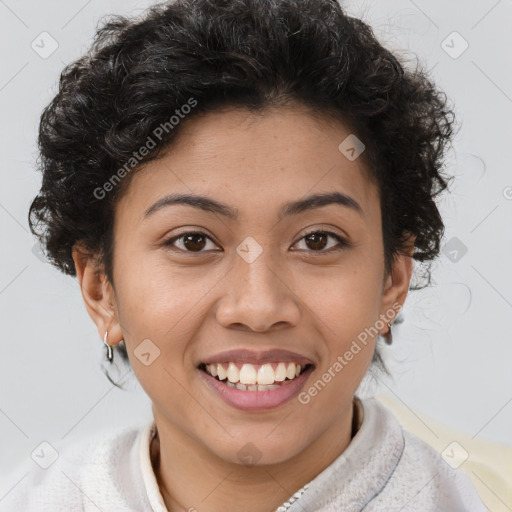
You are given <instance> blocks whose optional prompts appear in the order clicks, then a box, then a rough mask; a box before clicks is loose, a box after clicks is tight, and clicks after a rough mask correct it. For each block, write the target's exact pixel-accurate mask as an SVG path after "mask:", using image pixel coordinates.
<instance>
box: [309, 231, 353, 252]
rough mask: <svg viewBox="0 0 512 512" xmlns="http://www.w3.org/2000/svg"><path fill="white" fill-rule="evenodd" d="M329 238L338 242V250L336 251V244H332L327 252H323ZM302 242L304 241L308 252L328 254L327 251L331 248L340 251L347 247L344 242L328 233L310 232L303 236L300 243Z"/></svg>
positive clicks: (337, 236) (346, 243) (333, 234)
mask: <svg viewBox="0 0 512 512" xmlns="http://www.w3.org/2000/svg"><path fill="white" fill-rule="evenodd" d="M329 238H331V239H334V240H336V241H337V242H338V246H339V247H338V249H336V244H334V245H331V246H329V247H328V249H327V250H324V249H325V248H326V247H327V245H328V240H329ZM303 240H304V241H305V242H304V243H305V246H306V250H308V249H309V252H320V253H329V252H331V251H330V250H329V249H332V248H333V247H334V250H340V249H341V248H344V247H348V246H349V243H348V242H347V241H346V240H344V239H343V238H341V237H340V236H339V235H337V234H336V233H332V232H330V231H312V232H311V233H308V234H307V235H305V236H303V237H302V238H301V240H300V242H302V241H303Z"/></svg>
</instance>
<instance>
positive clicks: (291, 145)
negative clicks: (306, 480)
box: [75, 108, 410, 464]
mask: <svg viewBox="0 0 512 512" xmlns="http://www.w3.org/2000/svg"><path fill="white" fill-rule="evenodd" d="M182 128H183V132H182V133H181V137H180V140H179V141H178V143H177V144H176V145H175V146H173V147H172V148H171V150H169V151H168V153H167V154H166V155H165V156H164V157H162V158H161V159H159V160H156V161H153V162H150V163H148V164H147V165H146V166H145V167H144V168H143V169H141V170H139V171H137V173H136V174H135V175H134V176H133V177H132V180H131V182H130V184H129V187H128V189H127V191H126V193H125V194H124V195H123V197H122V199H121V200H120V202H119V204H118V207H117V210H116V212H115V226H114V233H115V250H114V260H113V268H114V280H113V281H114V289H115V291H114V289H112V288H111V287H110V285H109V284H108V283H106V282H105V281H102V282H101V289H102V291H103V293H101V294H97V297H96V298H92V295H93V294H89V293H88V291H87V286H88V285H87V284H86V281H85V280H86V279H87V275H89V276H90V279H93V278H92V273H90V274H87V265H82V266H81V264H80V262H79V260H78V259H75V261H76V262H77V267H80V268H79V269H78V274H79V279H80V280H81V283H82V289H83V292H84V297H86V303H87V305H88V309H89V312H90V313H91V316H92V317H93V319H94V320H95V322H96V323H97V325H98V331H99V333H100V336H101V337H103V333H104V332H105V330H107V329H108V330H109V342H110V343H112V344H113V343H115V342H116V341H120V339H124V340H125V343H126V346H127V349H128V354H129V357H130V362H131V365H132V368H133V371H134V373H135V375H136V377H137V379H138V380H139V382H140V383H141V385H142V387H143V389H144V390H145V392H146V393H147V394H148V396H149V397H150V399H151V400H152V403H153V412H154V415H155V420H156V421H157V425H158V426H159V428H160V429H162V430H166V431H167V432H169V433H170V432H173V433H175V434H176V435H179V436H182V438H183V439H185V438H186V439H187V440H188V441H190V442H193V443H195V444H196V445H197V446H201V447H202V448H203V449H204V450H206V451H208V453H210V454H211V455H212V456H215V457H218V458H220V459H222V460H224V461H230V462H234V463H239V462H240V460H241V452H240V450H241V448H242V447H244V446H245V445H246V443H247V442H248V441H250V442H251V443H252V446H253V447H252V448H251V449H252V450H255V451H256V452H257V458H258V462H259V463H260V464H271V463H278V462H281V461H285V460H288V459H290V458H292V457H294V456H295V455H297V454H299V453H300V452H301V451H303V450H305V449H306V448H308V447H309V446H311V445H312V444H313V443H315V442H316V441H317V440H318V439H320V438H322V436H324V435H325V434H326V433H327V432H329V430H330V429H333V428H335V427H336V425H338V424H340V423H341V422H343V419H344V418H347V417H348V416H347V415H348V414H349V412H350V411H351V403H352V398H353V395H354V392H355V390H356V388H357V387H358V385H359V383H360V381H361V379H362V378H363V376H364V374H365V372H366V370H367V368H368V366H369V364H370V362H371V359H372V354H373V351H374V347H375V342H376V333H377V331H381V332H382V333H385V332H387V324H386V323H385V322H378V321H379V319H380V318H382V316H381V315H388V318H392V317H390V316H389V313H388V312H389V310H390V309H391V308H392V307H393V304H397V303H400V304H401V303H403V301H404V300H405V295H406V293H407V288H408V282H409V278H410V265H409V263H406V262H404V260H401V259H399V260H398V261H397V263H396V266H395V273H394V278H393V279H392V276H389V277H386V276H385V275H384V254H383V240H382V230H381V214H380V202H379V195H378V190H377V189H376V188H375V187H374V186H373V185H372V184H371V183H370V182H369V181H368V179H367V178H366V176H365V172H364V168H363V162H362V159H361V158H358V159H356V160H354V161H350V160H349V159H347V158H346V157H345V156H344V155H343V154H342V153H341V152H340V150H339V149H338V146H339V145H340V143H341V142H342V141H343V140H344V139H345V138H346V137H347V136H348V135H350V133H351V132H350V130H349V129H348V128H346V127H345V126H344V125H343V124H341V123H339V124H338V123H336V124H334V123H333V122H328V121H320V120H319V119H318V118H314V117H312V116H311V115H309V114H308V113H307V111H305V110H301V109H299V108H295V109H293V110H292V109H290V108H279V109H275V110H269V111H266V112H265V113H264V114H262V115H261V114H260V115H254V114H251V113H248V112H247V111H245V110H241V109H232V110H225V111H218V112H216V113H210V114H208V115H206V116H204V117H201V118H199V117H198V118H194V119H190V120H189V121H188V122H187V123H186V124H184V125H183V126H182ZM335 193H338V194H339V195H338V196H334V195H332V196H331V199H333V198H335V199H336V198H337V201H330V202H329V201H326V202H325V204H323V205H320V206H319V203H317V205H316V207H315V203H312V204H311V203H307V202H306V203H304V201H305V200H307V199H308V198H311V197H312V196H314V195H322V194H335ZM171 194H172V195H176V194H180V195H195V196H202V197H204V198H207V199H208V200H210V201H215V203H219V204H222V205H224V206H223V207H222V208H221V207H213V206H212V204H213V203H209V204H208V203H205V202H203V206H204V205H205V204H206V206H205V207H204V209H202V208H200V207H198V206H197V203H196V206H193V205H191V204H183V203H179V202H172V201H170V200H169V197H168V196H170V195H171ZM166 198H167V199H166ZM340 198H341V199H340ZM343 198H345V199H343ZM347 198H348V199H347ZM296 202H301V204H302V207H295V208H293V207H290V206H288V208H286V205H290V204H293V203H296ZM308 205H309V206H308ZM91 286H92V285H91ZM100 303H101V304H102V307H99V304H100ZM110 306H111V312H112V314H111V316H108V315H106V314H105V311H108V310H109V307H110ZM394 313H395V314H396V310H395V311H394ZM376 323H377V328H374V329H373V330H371V328H372V326H373V327H375V325H376ZM382 326H384V328H383V327H382ZM365 332H366V336H365V335H364V334H363V333H365ZM368 333H369V334H368ZM116 338H117V339H116ZM363 339H365V342H363V341H362V340H363ZM354 343H355V345H354ZM356 347H357V348H356ZM233 350H235V351H236V350H241V351H249V352H246V353H243V352H240V353H239V354H236V353H233V354H231V355H229V354H228V355H223V353H224V352H226V351H233ZM271 351H274V352H271ZM278 351H281V352H278ZM348 353H351V354H352V356H350V355H349V354H348ZM230 361H231V362H233V363H235V364H234V366H236V367H237V368H238V369H240V368H242V365H243V364H244V363H252V365H248V366H247V367H246V368H245V370H243V372H244V379H245V378H248V379H251V376H253V370H255V371H256V379H258V378H259V376H261V381H262V382H263V381H264V379H265V378H267V377H268V375H272V376H273V378H276V379H277V375H276V373H275V371H276V370H277V367H278V364H279V363H285V365H284V368H285V369H287V370H288V371H289V370H290V366H289V364H287V363H290V362H297V361H300V362H301V371H302V372H303V373H301V374H300V375H299V376H298V377H295V378H294V379H289V378H287V379H286V380H285V381H284V382H283V381H279V382H276V384H275V386H279V388H275V389H269V390H265V391H257V392H256V391H249V390H239V389H233V388H230V387H228V386H227V385H226V384H223V383H220V381H219V380H217V379H216V378H215V377H212V376H207V374H206V373H205V371H204V369H203V363H210V362H222V363H224V365H223V367H224V368H225V369H226V370H228V369H229V367H228V363H229V362H230ZM336 363H338V364H336ZM264 364H266V365H267V367H266V368H265V369H264V370H261V371H259V370H260V367H262V366H264ZM269 364H270V367H271V368H272V370H274V373H272V374H270V373H269V370H268V365H269ZM306 365H307V366H306ZM210 368H211V367H210ZM215 368H217V366H215ZM304 370H306V371H304ZM232 372H235V373H236V371H235V370H234V369H232ZM213 373H215V370H213ZM265 375H267V377H265ZM217 377H219V375H217ZM319 379H320V381H321V384H318V382H319ZM271 380H272V379H271ZM213 381H215V382H213ZM280 382H282V383H281V384H280ZM315 382H316V383H317V384H316V387H315ZM286 386H289V389H288V390H287V389H286ZM262 389H263V388H262ZM315 389H316V391H315ZM235 395H236V396H235ZM248 395H252V396H250V397H248ZM256 395H260V398H259V399H257V398H255V397H256ZM264 395H265V396H264ZM273 395H275V396H273ZM254 447H256V448H254ZM246 449H248V448H247V447H246ZM253 455H254V454H253Z"/></svg>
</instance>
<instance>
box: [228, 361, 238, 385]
mask: <svg viewBox="0 0 512 512" xmlns="http://www.w3.org/2000/svg"><path fill="white" fill-rule="evenodd" d="M227 377H228V380H229V382H233V383H235V382H238V381H239V380H240V371H239V370H238V367H237V366H236V364H235V363H229V366H228V372H227Z"/></svg>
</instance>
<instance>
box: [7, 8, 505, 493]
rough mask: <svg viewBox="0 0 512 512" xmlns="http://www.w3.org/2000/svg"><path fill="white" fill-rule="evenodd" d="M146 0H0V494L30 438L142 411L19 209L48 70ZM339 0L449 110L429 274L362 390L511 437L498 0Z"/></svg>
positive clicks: (23, 205)
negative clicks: (438, 239)
mask: <svg viewBox="0 0 512 512" xmlns="http://www.w3.org/2000/svg"><path fill="white" fill-rule="evenodd" d="M150 4H152V2H148V1H146V2H143V1H135V0H102V1H99V0H89V1H85V0H68V1H67V2H57V1H55V0H52V1H48V0H47V1H35V0H19V1H15V0H0V38H1V42H2V44H1V47H0V53H1V66H0V108H1V121H0V130H1V131H0V144H1V151H0V173H1V179H2V180H1V187H0V226H1V238H2V242H1V247H2V248H1V251H0V258H1V265H0V312H1V345H0V452H1V457H0V475H2V476H6V477H5V478H1V479H0V497H1V496H3V495H4V494H5V493H6V492H7V491H8V489H9V488H10V487H11V486H13V485H14V484H15V483H16V482H15V478H16V477H15V475H12V474H9V470H10V469H11V468H12V467H13V466H14V464H17V463H18V462H20V461H22V460H23V459H25V458H26V457H29V456H30V453H31V452H32V451H33V450H34V448H35V447H36V446H38V445H39V444H40V443H41V442H42V441H45V440H48V441H51V440H61V439H71V438H73V437H74V436H81V435H89V434H91V433H94V432H96V431H100V430H102V429H104V428H109V427H115V426H120V425H123V426H124V425H126V424H142V423H145V422H146V421H147V420H149V419H151V410H150V402H149V399H148V398H147V396H146V395H145V394H144V392H143V391H142V389H141V388H140V386H139V385H138V383H137V382H136V379H135V378H134V377H133V378H132V379H130V380H129V381H128V384H127V385H128V387H129V391H121V390H119V389H117V388H115V387H113V386H112V384H111V383H110V382H109V381H108V380H107V378H106V377H105V376H104V374H103V373H102V371H101V358H102V357H103V356H104V346H103V342H102V340H101V339H100V338H99V337H98V333H97V331H96V327H95V325H94V324H93V322H92V320H91V319H90V318H89V316H88V314H87V312H86V310H85V307H84V305H83V301H82V297H81V294H80V291H79V288H78V284H77V281H76V279H74V278H71V277H68V276H65V275H63V274H60V273H59V272H58V271H57V270H55V269H53V267H51V265H50V264H49V263H46V262H44V261H43V260H42V259H41V257H40V254H39V253H38V250H37V246H34V244H35V240H34V238H33V237H32V235H31V234H30V231H29V229H28V223H27V212H28V208H29V205H30V202H31V200H32V199H33V197H34V196H35V195H36V193H37V191H38V188H39V184H40V179H41V177H40V175H39V173H37V172H36V171H35V170H34V169H35V158H36V146H35V140H36V134H37V129H38V122H39V116H40V114H41V111H42V109H43V108H44V107H45V106H46V105H47V104H48V102H49V101H50V100H51V98H52V97H53V95H54V94H55V92H56V90H57V81H58V77H59V74H60V71H61V70H62V68H63V67H64V65H65V64H68V63H69V62H71V61H72V60H74V59H76V58H78V57H79V56H80V55H81V54H82V52H83V51H85V49H86V48H87V47H88V45H89V44H90V42H91V40H92V36H93V34H94V31H95V27H96V25H97V23H98V20H99V19H100V18H101V17H102V16H103V15H105V14H109V13H119V14H137V13H139V12H140V11H141V10H142V9H144V8H145V7H147V6H148V5H150ZM343 5H345V7H346V8H347V10H348V11H349V12H350V13H353V14H354V15H356V16H360V17H363V19H364V20H365V21H367V22H369V23H370V24H371V25H372V27H373V28H374V31H375V33H376V35H377V36H378V37H379V38H380V40H381V42H382V43H383V44H384V45H386V46H387V47H389V48H391V49H393V50H395V51H397V52H398V54H399V55H401V56H404V57H406V58H408V59H411V60H413V59H415V58H418V59H419V61H420V62H421V63H422V64H423V65H424V66H425V67H426V68H427V69H429V70H430V71H431V74H432V77H433V78H434V80H435V81H436V82H437V83H438V84H439V86H440V87H441V88H443V89H444V90H445V91H446V93H447V95H448V96H449V97H450V99H451V100H452V101H453V102H454V103H455V106H456V114H457V116H458V119H459V122H460V123H461V129H460V131H459V133H458V135H457V137H456V140H455V148H454V150H453V151H452V152H451V153H450V155H449V159H448V170H449V172H450V173H451V174H453V175H455V176H456V179H455V181H454V184H453V186H452V193H451V194H449V195H445V197H444V199H443V200H442V201H441V203H440V205H441V210H442V214H443V216H444V219H445V223H446V232H445V237H444V240H443V248H442V253H441V255H440V257H439V259H438V261H437V263H436V264H435V266H434V272H433V280H432V286H431V287H429V288H427V289H425V290H422V291H413V292H410V293H409V295H408V298H407V302H406V306H405V308H404V311H403V312H404V319H405V321H404V322H403V323H402V324H400V325H398V326H396V327H395V328H394V331H393V334H394V343H393V345H392V346H391V347H389V348H388V347H385V349H384V356H385V358H386V361H387V364H388V366H389V368H390V370H391V372H392V374H393V378H392V379H387V380H383V379H378V380H372V381H369V384H370V385H368V386H366V385H365V389H364V392H365V393H368V394H373V393H385V394H388V395H390V396H392V397H393V398H395V399H396V400H399V401H400V402H401V403H402V404H405V405H406V406H407V407H410V408H412V409H413V410H414V411H415V412H416V413H417V414H418V415H419V416H420V417H421V418H424V421H425V424H428V418H435V419H436V420H439V421H442V422H443V423H445V424H446V425H449V426H451V427H454V428H456V429H460V430H463V431H464V432H466V433H469V434H471V435H472V436H478V437H480V438H482V439H487V440H492V441H496V442H500V443H505V444H508V445H510V446H512V440H511V436H510V432H511V431H512V429H511V426H512V377H511V374H512V371H511V370H512V367H511V361H512V343H510V342H511V334H510V319H511V318H512V270H511V266H512V264H511V254H512V222H511V221H512V172H511V164H510V154H511V140H512V129H511V123H510V118H511V115H512V71H511V69H512V68H511V66H510V48H512V31H511V30H510V26H511V21H512V2H511V1H510V0H502V1H496V0H482V1H480V2H466V1H463V0H457V1H451V2H446V1H444V0H430V1H426V0H416V1H412V0H392V1H390V0H388V1H385V2H383V1H378V0H373V1H354V2H344V4H343ZM42 33H45V34H42ZM42 38H43V39H44V44H43V43H41V39H42ZM56 45H58V46H56ZM54 47H55V49H54ZM52 50H54V51H53V53H51V55H46V54H45V52H47V53H49V52H51V51H52ZM119 371H120V372H122V371H123V369H120V370H119ZM7 475H9V476H7Z"/></svg>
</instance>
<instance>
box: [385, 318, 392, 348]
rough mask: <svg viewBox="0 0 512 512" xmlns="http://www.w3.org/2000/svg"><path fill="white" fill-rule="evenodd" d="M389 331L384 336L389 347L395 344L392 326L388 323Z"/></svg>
mask: <svg viewBox="0 0 512 512" xmlns="http://www.w3.org/2000/svg"><path fill="white" fill-rule="evenodd" d="M388 327H389V331H388V332H387V333H386V334H384V341H385V342H386V344H387V345H391V344H392V343H393V333H392V332H391V324H390V323H389V322H388Z"/></svg>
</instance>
